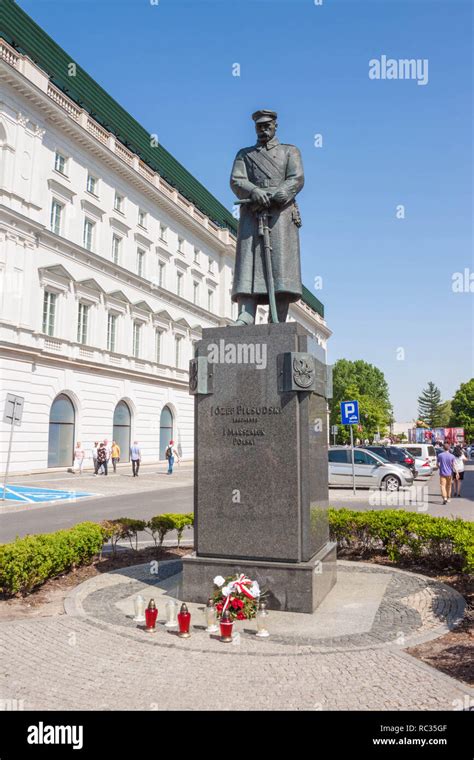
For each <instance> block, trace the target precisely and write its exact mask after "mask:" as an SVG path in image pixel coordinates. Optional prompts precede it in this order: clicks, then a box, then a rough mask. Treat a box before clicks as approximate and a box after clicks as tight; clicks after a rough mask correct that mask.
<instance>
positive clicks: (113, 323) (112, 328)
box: [107, 312, 117, 351]
mask: <svg viewBox="0 0 474 760" xmlns="http://www.w3.org/2000/svg"><path fill="white" fill-rule="evenodd" d="M116 334H117V315H116V314H110V312H109V314H108V315H107V351H115V336H116Z"/></svg>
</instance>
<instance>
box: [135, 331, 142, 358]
mask: <svg viewBox="0 0 474 760" xmlns="http://www.w3.org/2000/svg"><path fill="white" fill-rule="evenodd" d="M141 327H142V326H141V324H140V322H134V323H133V355H134V357H135V359H138V358H139V357H140V330H141Z"/></svg>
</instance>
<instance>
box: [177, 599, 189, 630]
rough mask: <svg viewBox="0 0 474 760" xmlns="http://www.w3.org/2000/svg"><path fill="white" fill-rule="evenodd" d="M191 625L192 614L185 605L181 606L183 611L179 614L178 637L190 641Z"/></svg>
mask: <svg viewBox="0 0 474 760" xmlns="http://www.w3.org/2000/svg"><path fill="white" fill-rule="evenodd" d="M190 625H191V613H190V612H189V610H188V608H187V607H186V605H185V604H182V605H181V609H180V611H179V612H178V628H179V631H178V636H180V637H181V638H182V639H188V638H189V637H190V636H191V634H190V633H189V626H190Z"/></svg>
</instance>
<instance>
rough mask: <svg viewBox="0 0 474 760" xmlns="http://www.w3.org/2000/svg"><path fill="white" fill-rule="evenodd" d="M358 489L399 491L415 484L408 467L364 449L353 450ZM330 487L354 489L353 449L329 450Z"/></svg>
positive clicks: (332, 448)
mask: <svg viewBox="0 0 474 760" xmlns="http://www.w3.org/2000/svg"><path fill="white" fill-rule="evenodd" d="M354 472H355V484H356V488H384V489H385V490H386V491H398V489H399V488H402V487H407V486H411V485H413V474H412V472H411V470H409V469H408V467H403V466H402V465H399V464H393V463H392V462H387V461H386V460H385V459H381V458H380V457H379V456H377V454H373V453H372V452H371V451H366V450H365V449H360V448H357V449H354ZM329 485H330V486H336V487H339V488H343V487H344V486H346V487H350V486H352V460H351V450H350V449H346V448H344V447H341V446H331V447H330V448H329Z"/></svg>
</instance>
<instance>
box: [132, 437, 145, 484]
mask: <svg viewBox="0 0 474 760" xmlns="http://www.w3.org/2000/svg"><path fill="white" fill-rule="evenodd" d="M130 459H131V461H132V472H133V477H134V478H138V470H139V469H140V462H141V459H142V451H141V448H140V446H139V445H138V441H134V442H133V446H130Z"/></svg>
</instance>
